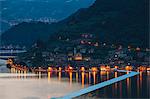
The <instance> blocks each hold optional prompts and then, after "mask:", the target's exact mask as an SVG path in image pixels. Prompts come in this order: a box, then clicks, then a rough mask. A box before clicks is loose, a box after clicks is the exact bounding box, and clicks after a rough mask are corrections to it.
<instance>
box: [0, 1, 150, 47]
mask: <svg viewBox="0 0 150 99" xmlns="http://www.w3.org/2000/svg"><path fill="white" fill-rule="evenodd" d="M148 22H149V0H96V1H95V3H94V4H93V5H92V6H90V7H89V8H85V9H80V10H78V11H77V12H76V13H74V14H73V15H71V16H69V17H68V18H66V19H65V20H63V21H60V22H58V23H54V24H45V23H21V24H19V25H17V26H15V27H13V28H11V29H9V30H8V31H6V32H5V33H4V34H2V41H3V43H5V44H10V43H12V44H25V45H26V44H27V45H30V44H32V43H33V41H35V40H36V39H38V38H41V39H44V40H46V39H47V38H48V37H49V36H50V35H51V34H53V35H55V36H52V37H57V35H68V37H70V38H74V37H78V35H80V34H81V33H93V34H95V35H97V37H98V39H99V40H100V42H110V43H115V44H123V45H135V46H143V47H148V46H149V27H148ZM18 38H20V39H18ZM53 39H54V38H53ZM27 41H28V42H27Z"/></svg>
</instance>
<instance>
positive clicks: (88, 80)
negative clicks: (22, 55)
mask: <svg viewBox="0 0 150 99" xmlns="http://www.w3.org/2000/svg"><path fill="white" fill-rule="evenodd" d="M10 71H11V75H13V76H10V74H8V75H7V76H5V77H3V78H1V77H0V82H1V83H0V97H3V99H9V97H7V96H9V95H10V93H12V94H11V95H10V96H12V97H14V98H11V99H24V97H26V96H29V97H30V96H32V94H34V95H36V96H38V97H40V98H41V99H47V97H58V96H63V95H65V94H67V93H70V92H73V91H77V90H80V89H82V88H85V87H88V86H90V85H93V84H97V83H100V82H103V81H106V80H109V79H111V78H116V77H118V76H121V75H123V74H124V73H118V72H106V71H101V72H48V73H47V74H43V73H41V72H39V73H37V74H36V75H35V74H28V73H27V72H26V71H24V72H23V71H17V70H15V69H14V68H12V69H11V70H10ZM143 77H144V78H143ZM4 79H5V80H4ZM149 83H150V72H147V73H146V75H145V73H142V72H140V74H139V75H137V76H136V77H132V78H127V79H126V80H125V81H121V82H118V83H115V84H113V85H110V86H108V87H106V88H103V89H101V90H98V92H97V93H98V94H96V96H97V97H105V98H111V97H116V98H129V97H133V98H134V97H140V98H141V97H143V96H144V95H146V96H148V92H149V89H148V88H149ZM145 84H146V85H145ZM2 86H3V87H5V88H3V87H2ZM17 86H19V87H17ZM10 88H11V89H14V90H17V91H18V92H19V91H20V92H23V93H24V94H25V95H26V96H24V95H23V94H20V95H17V96H16V92H15V93H14V92H13V90H9V89H10ZM2 89H5V91H3V90H2ZM146 90H147V91H146ZM32 91H34V92H35V93H33V92H32ZM41 91H42V93H41ZM99 91H100V92H99ZM142 91H146V92H145V93H143V92H142ZM7 93H8V94H7ZM15 96H16V97H15ZM146 96H145V97H146Z"/></svg>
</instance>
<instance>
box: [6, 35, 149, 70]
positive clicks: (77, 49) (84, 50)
mask: <svg viewBox="0 0 150 99" xmlns="http://www.w3.org/2000/svg"><path fill="white" fill-rule="evenodd" d="M60 42H61V43H60ZM50 44H51V45H52V43H50ZM54 45H55V46H53V47H47V48H46V49H44V48H40V47H41V46H43V43H36V44H34V45H33V46H32V48H31V49H30V51H29V52H28V51H27V52H26V53H24V54H22V55H20V56H19V58H16V59H12V58H9V59H8V60H7V66H8V67H9V68H11V67H13V68H16V69H19V70H23V71H31V72H48V71H62V70H63V71H100V70H105V71H110V70H115V69H122V70H123V69H124V70H140V71H146V70H150V64H149V60H150V58H149V56H150V55H149V54H150V49H149V48H140V47H132V46H131V45H128V46H122V45H114V44H107V43H106V42H105V43H104V42H103V43H102V42H99V41H98V40H96V36H94V35H93V34H89V33H84V34H81V35H80V37H78V38H77V39H72V40H71V39H70V38H66V37H64V38H63V36H58V37H57V40H56V41H55V44H54Z"/></svg>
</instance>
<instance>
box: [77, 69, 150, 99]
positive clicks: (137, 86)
mask: <svg viewBox="0 0 150 99" xmlns="http://www.w3.org/2000/svg"><path fill="white" fill-rule="evenodd" d="M81 97H82V99H83V98H85V97H94V98H97V99H99V98H140V99H143V98H146V99H150V71H149V72H140V74H139V75H137V76H134V77H131V78H127V79H126V80H123V81H120V82H118V83H115V84H112V85H109V86H107V87H104V88H101V89H98V90H96V91H93V92H91V93H88V94H86V95H83V96H81ZM79 98H80V97H79Z"/></svg>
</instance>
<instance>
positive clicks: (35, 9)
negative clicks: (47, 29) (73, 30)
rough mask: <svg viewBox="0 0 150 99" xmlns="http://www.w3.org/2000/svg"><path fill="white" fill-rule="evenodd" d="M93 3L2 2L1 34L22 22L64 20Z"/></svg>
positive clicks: (82, 0)
mask: <svg viewBox="0 0 150 99" xmlns="http://www.w3.org/2000/svg"><path fill="white" fill-rule="evenodd" d="M93 2H94V0H80V1H78V0H0V5H1V9H0V13H1V19H0V24H1V29H0V34H1V31H2V32H4V31H6V30H7V29H8V28H10V27H11V26H12V25H14V24H18V23H21V22H28V21H31V20H32V21H33V20H34V21H41V22H45V21H46V22H49V23H51V22H56V21H59V20H62V19H64V18H66V17H68V16H69V15H71V14H72V13H74V12H75V11H77V10H78V9H80V8H87V7H88V6H90V5H91V4H92V3H93Z"/></svg>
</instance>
